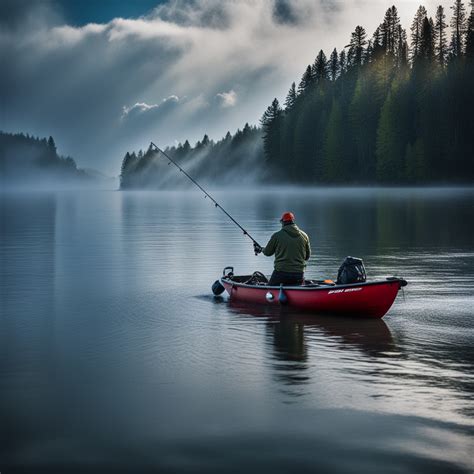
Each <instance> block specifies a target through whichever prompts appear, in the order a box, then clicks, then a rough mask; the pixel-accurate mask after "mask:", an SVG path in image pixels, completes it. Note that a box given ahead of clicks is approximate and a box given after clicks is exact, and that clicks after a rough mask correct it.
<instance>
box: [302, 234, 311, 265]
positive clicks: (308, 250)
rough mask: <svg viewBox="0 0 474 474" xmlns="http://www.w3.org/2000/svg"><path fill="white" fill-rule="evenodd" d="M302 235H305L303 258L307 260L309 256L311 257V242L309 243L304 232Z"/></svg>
mask: <svg viewBox="0 0 474 474" xmlns="http://www.w3.org/2000/svg"><path fill="white" fill-rule="evenodd" d="M304 235H305V237H306V248H305V254H306V255H305V257H304V259H305V260H309V257H311V244H310V243H309V237H308V236H307V235H306V234H304Z"/></svg>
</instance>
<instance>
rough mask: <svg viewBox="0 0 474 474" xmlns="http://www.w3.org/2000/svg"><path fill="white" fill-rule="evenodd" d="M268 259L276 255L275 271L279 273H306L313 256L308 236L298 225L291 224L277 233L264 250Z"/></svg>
mask: <svg viewBox="0 0 474 474" xmlns="http://www.w3.org/2000/svg"><path fill="white" fill-rule="evenodd" d="M262 252H263V254H264V255H266V256H267V257H270V256H272V255H275V270H276V271H278V272H294V273H300V272H304V269H305V267H306V261H307V260H308V259H309V257H310V255H311V247H310V244H309V238H308V236H307V235H306V234H305V233H304V232H303V231H302V230H300V229H298V227H297V226H296V224H289V225H285V226H283V227H282V229H281V230H279V231H278V232H275V233H274V234H273V235H272V237H271V239H270V241H269V242H268V244H267V245H266V247H265V248H264V249H263V250H262Z"/></svg>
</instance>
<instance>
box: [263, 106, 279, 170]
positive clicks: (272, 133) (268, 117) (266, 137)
mask: <svg viewBox="0 0 474 474" xmlns="http://www.w3.org/2000/svg"><path fill="white" fill-rule="evenodd" d="M281 117H282V110H281V107H280V103H279V102H278V99H276V98H275V99H273V102H272V104H271V105H269V106H268V108H267V110H266V111H265V112H264V114H263V116H262V118H261V119H260V124H261V125H262V131H263V150H264V153H265V157H266V158H267V159H271V160H275V161H277V162H278V161H279V159H280V138H281Z"/></svg>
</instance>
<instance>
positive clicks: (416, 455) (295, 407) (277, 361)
mask: <svg viewBox="0 0 474 474" xmlns="http://www.w3.org/2000/svg"><path fill="white" fill-rule="evenodd" d="M215 196H216V198H218V199H219V200H220V201H221V203H222V204H223V205H224V207H226V208H227V209H228V211H229V212H230V213H231V214H233V216H234V217H235V218H236V219H238V220H239V221H240V222H241V223H242V224H243V225H244V226H246V227H247V228H248V230H249V231H250V232H251V234H252V235H253V236H254V237H255V238H256V239H257V240H258V241H260V243H262V244H265V243H266V241H267V239H268V238H269V237H270V235H271V233H272V232H274V231H275V230H277V229H278V228H279V222H278V220H279V216H280V215H281V213H282V211H286V210H292V211H293V212H294V213H295V215H296V217H297V222H298V224H299V225H300V226H301V227H302V228H303V229H304V230H305V231H306V232H307V233H308V234H309V236H310V238H311V241H312V247H313V256H312V257H311V260H310V262H309V266H308V269H307V276H308V277H311V278H323V277H325V278H334V277H335V275H336V272H337V269H338V267H339V264H340V263H341V261H342V260H343V258H344V257H345V256H347V255H352V256H357V257H362V258H363V259H364V261H365V264H366V267H367V271H368V275H369V277H370V278H378V277H385V276H391V275H397V276H402V277H404V278H406V279H407V280H408V282H409V285H408V287H407V288H406V289H405V292H404V296H405V298H403V295H402V294H401V293H400V295H399V297H398V298H397V300H396V302H395V305H394V306H393V307H392V309H391V311H390V312H389V313H388V314H387V315H386V316H385V318H384V319H383V320H379V321H371V320H356V319H347V318H328V317H318V316H311V315H307V314H298V313H296V312H292V311H288V310H286V311H285V312H283V313H280V311H279V310H278V309H276V310H273V311H269V310H265V308H258V307H256V308H242V307H240V308H239V307H231V306H230V305H229V303H228V302H227V301H226V299H225V298H224V299H222V298H218V299H216V298H214V297H213V296H212V295H211V290H210V287H211V284H212V283H213V281H214V280H215V279H216V278H218V277H219V276H220V275H221V272H222V269H223V267H225V266H227V265H232V266H234V267H235V272H236V273H237V274H248V273H251V272H253V271H254V270H260V271H262V272H264V273H267V274H268V273H270V272H271V270H272V260H271V259H269V258H266V257H263V256H262V255H260V256H258V257H256V256H254V255H253V252H252V245H251V243H250V241H249V240H248V239H246V238H245V237H244V236H243V235H242V234H241V233H240V232H239V230H238V229H236V228H235V227H234V226H233V225H232V223H230V222H229V221H228V220H227V218H226V217H225V216H224V215H223V214H222V213H221V212H220V211H218V210H216V209H214V207H213V206H212V205H211V203H210V202H209V201H208V200H205V199H203V197H202V195H201V194H198V193H194V192H117V191H87V192H57V193H46V192H43V193H31V194H28V193H18V194H15V193H5V194H0V231H1V234H0V237H1V240H0V297H1V301H0V304H1V306H0V432H1V434H2V442H1V443H0V471H1V472H2V474H8V473H10V472H28V473H40V472H48V473H51V472H53V473H56V472H57V473H67V472H98V473H99V472H100V473H103V472H118V473H122V472H133V473H140V472H161V471H165V472H186V473H188V472H189V473H194V472H215V473H224V472H242V471H244V470H246V471H247V472H272V473H282V472H297V471H298V472H341V473H380V472H384V473H392V472H393V473H412V472H416V473H425V472H426V473H436V472H439V473H451V472H453V473H457V472H465V473H468V472H472V471H473V469H474V464H473V453H474V441H473V440H474V416H473V415H474V371H473V367H474V350H473V345H474V319H473V318H474V190H472V189H471V190H406V189H390V190H336V189H333V190H319V191H317V190H306V191H296V190H287V189H281V190H275V189H274V190H268V191H252V192H250V191H246V190H241V191H237V190H233V191H220V192H216V193H215Z"/></svg>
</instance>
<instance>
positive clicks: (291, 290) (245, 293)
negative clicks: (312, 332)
mask: <svg viewBox="0 0 474 474" xmlns="http://www.w3.org/2000/svg"><path fill="white" fill-rule="evenodd" d="M226 271H227V273H226ZM267 282H268V280H267V278H266V277H265V276H264V275H262V274H261V273H259V272H255V273H254V274H253V275H247V276H235V275H234V274H233V268H232V267H226V268H225V269H224V275H223V277H222V278H221V279H220V281H219V280H218V281H217V282H216V283H215V284H214V285H216V284H218V283H220V284H221V285H222V287H220V288H222V291H224V289H225V290H226V291H227V293H228V294H229V296H230V299H231V301H233V302H241V303H250V304H265V305H280V304H285V305H288V306H291V307H294V308H297V309H301V310H307V311H312V312H314V313H318V314H338V315H345V316H357V317H366V318H382V317H383V316H385V314H386V313H387V311H388V310H389V309H390V308H391V306H392V304H393V302H394V301H395V298H396V296H397V294H398V291H399V290H400V288H402V287H404V286H406V285H407V282H406V281H405V280H404V279H403V278H396V277H390V278H387V279H385V280H379V281H372V282H363V283H354V284H347V285H337V284H335V283H333V282H331V281H328V280H325V281H312V280H306V281H305V282H304V284H303V285H301V286H268V284H267ZM213 291H214V287H213ZM215 293H216V292H215ZM216 294H217V293H216Z"/></svg>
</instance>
